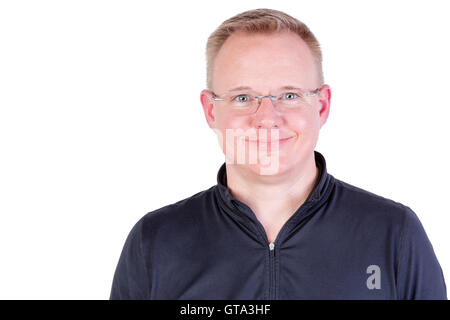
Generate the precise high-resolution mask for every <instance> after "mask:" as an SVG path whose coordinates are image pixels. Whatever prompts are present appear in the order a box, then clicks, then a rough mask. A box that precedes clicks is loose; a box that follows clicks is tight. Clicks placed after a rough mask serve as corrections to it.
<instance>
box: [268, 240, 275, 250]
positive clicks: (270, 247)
mask: <svg viewBox="0 0 450 320" xmlns="http://www.w3.org/2000/svg"><path fill="white" fill-rule="evenodd" d="M274 248H275V243H273V242H271V243H269V249H270V251H272V250H273V249H274Z"/></svg>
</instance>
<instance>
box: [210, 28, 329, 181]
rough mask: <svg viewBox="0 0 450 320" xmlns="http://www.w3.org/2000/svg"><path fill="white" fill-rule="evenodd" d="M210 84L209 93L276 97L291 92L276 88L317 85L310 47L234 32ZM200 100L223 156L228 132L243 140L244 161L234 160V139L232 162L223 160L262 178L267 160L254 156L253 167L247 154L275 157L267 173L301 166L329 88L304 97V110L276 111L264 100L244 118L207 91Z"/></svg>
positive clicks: (280, 37) (296, 40)
mask: <svg viewBox="0 0 450 320" xmlns="http://www.w3.org/2000/svg"><path fill="white" fill-rule="evenodd" d="M212 80H213V81H212V82H213V88H212V90H213V92H214V93H215V94H216V95H217V96H219V97H220V96H223V95H224V94H227V95H228V96H236V95H239V94H243V93H250V92H253V93H256V95H276V94H278V93H280V92H281V93H283V92H289V91H286V90H281V89H280V88H282V87H284V86H293V87H298V88H304V89H316V88H318V87H319V86H320V83H319V80H318V73H317V69H316V65H315V63H314V59H313V56H312V54H311V51H310V49H309V48H308V47H307V45H306V43H305V42H304V41H303V40H302V39H301V38H300V37H299V36H298V35H296V34H294V33H290V32H282V33H274V34H269V35H267V34H247V33H243V32H236V33H233V34H232V35H231V36H230V37H229V38H228V39H227V40H226V42H225V43H224V45H223V46H222V48H221V49H220V51H219V53H218V55H217V56H216V59H215V63H214V70H213V75H212ZM240 86H246V87H250V88H251V89H245V90H240V91H237V92H233V93H230V90H231V89H233V88H236V87H240ZM201 101H202V104H203V108H204V111H205V116H206V118H207V121H208V124H209V126H210V127H211V128H212V129H214V130H215V131H216V133H219V134H218V137H219V140H221V141H219V142H220V143H221V146H222V149H223V151H224V153H227V151H226V150H227V149H226V148H227V144H228V146H230V141H231V140H233V139H234V138H232V139H231V140H230V139H229V134H230V133H231V132H232V133H233V134H234V135H235V136H239V135H240V134H241V137H242V138H244V139H246V140H245V144H246V145H245V151H244V152H245V159H246V160H245V163H244V164H240V163H239V162H238V160H237V158H236V157H237V155H238V147H237V145H238V142H237V141H238V140H236V139H237V138H236V139H234V144H235V146H234V147H233V148H234V149H233V152H232V155H231V156H230V157H232V159H229V158H230V157H228V160H227V161H229V160H232V162H233V163H234V164H237V165H242V166H245V167H246V168H248V169H250V170H252V171H254V172H255V173H258V174H261V168H262V167H266V168H267V167H268V166H267V162H264V161H260V160H261V159H262V158H260V157H258V161H257V163H255V162H253V163H252V162H251V161H250V160H249V159H250V154H249V153H250V152H255V150H256V151H257V153H258V156H260V155H261V154H262V153H263V152H266V153H265V154H267V156H269V157H270V156H276V157H277V159H276V160H277V168H276V171H273V170H272V173H266V174H282V173H286V172H288V171H289V170H290V169H291V168H293V167H294V166H298V165H299V164H300V165H301V163H302V162H304V161H305V159H307V158H308V157H309V156H311V154H312V153H313V151H314V148H315V146H316V142H317V139H318V136H319V130H320V128H321V126H322V125H323V124H324V123H325V122H326V119H327V117H328V112H329V101H330V89H329V87H328V86H327V85H325V86H323V87H322V89H321V91H320V92H319V96H316V97H308V98H307V101H308V105H307V106H305V107H302V108H297V109H290V110H281V109H277V108H275V107H274V105H273V103H272V101H271V99H270V98H263V99H261V100H260V101H261V104H260V105H259V108H258V109H257V111H256V112H255V113H253V114H245V115H243V114H241V113H236V112H233V111H232V110H230V108H229V106H228V105H227V104H226V103H224V101H215V102H212V100H211V94H210V92H208V91H207V90H203V91H202V94H201ZM237 129H241V131H238V130H237ZM249 129H250V130H249ZM271 129H274V130H275V131H276V132H277V133H278V134H277V135H278V137H277V135H273V134H272V133H275V131H271ZM252 130H254V131H252ZM239 132H240V133H239ZM249 132H256V140H259V141H252V140H254V139H253V137H250V135H249V134H248V133H249ZM227 135H228V138H227ZM227 139H228V140H227ZM269 141H270V144H268V142H269ZM263 143H265V148H264V147H263ZM277 144H278V146H277ZM276 146H277V147H276ZM265 150H267V151H265ZM228 154H229V149H228ZM265 159H267V158H265ZM272 161H273V158H272ZM273 163H274V162H273ZM273 163H272V165H273ZM266 171H267V170H266Z"/></svg>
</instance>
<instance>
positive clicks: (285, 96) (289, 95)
mask: <svg viewBox="0 0 450 320" xmlns="http://www.w3.org/2000/svg"><path fill="white" fill-rule="evenodd" d="M296 98H298V94H296V93H294V92H287V93H285V94H283V99H286V100H292V99H296Z"/></svg>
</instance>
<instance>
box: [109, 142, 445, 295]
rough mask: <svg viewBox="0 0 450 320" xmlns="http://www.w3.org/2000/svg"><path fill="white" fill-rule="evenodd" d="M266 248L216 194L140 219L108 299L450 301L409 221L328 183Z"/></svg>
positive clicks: (254, 227) (257, 229) (237, 204)
mask: <svg viewBox="0 0 450 320" xmlns="http://www.w3.org/2000/svg"><path fill="white" fill-rule="evenodd" d="M315 160H316V166H317V167H318V168H319V177H318V179H317V181H316V183H315V186H314V188H313V190H312V191H311V193H310V194H309V196H308V198H307V200H306V201H305V203H304V204H302V205H301V206H300V208H298V210H297V211H296V212H295V213H294V214H293V215H292V216H291V217H290V218H289V220H288V221H287V222H286V223H285V224H284V225H283V227H282V229H281V230H280V232H279V234H278V235H277V238H276V240H275V241H274V243H272V244H269V242H268V240H267V236H266V233H265V231H264V228H263V226H262V224H261V223H260V222H259V220H258V219H257V218H256V216H255V214H254V213H253V212H252V210H251V209H250V208H249V207H248V206H247V205H246V204H244V203H243V202H241V201H239V200H237V199H235V198H233V196H231V194H230V192H229V189H228V187H227V181H226V167H225V163H224V164H223V165H222V166H221V168H220V169H219V172H218V174H217V185H215V186H213V187H211V188H209V189H207V190H204V191H201V192H199V193H197V194H195V195H193V196H191V197H189V198H187V199H184V200H181V201H178V202H176V203H174V204H171V205H168V206H165V207H162V208H160V209H158V210H155V211H152V212H149V213H147V214H146V215H145V216H143V217H142V218H141V219H140V220H139V221H138V222H137V223H136V224H135V225H134V227H133V228H132V230H131V231H130V233H129V235H128V237H127V239H126V242H125V245H124V247H123V250H122V253H121V256H120V259H119V262H118V265H117V268H116V271H115V274H114V279H113V284H112V289H111V294H110V299H447V296H446V285H445V281H444V277H443V273H442V270H441V267H440V265H439V262H438V260H437V258H436V256H435V253H434V251H433V247H432V245H431V243H430V241H429V239H428V237H427V235H426V233H425V230H424V229H423V226H422V224H421V223H420V221H419V219H418V218H417V216H416V214H415V213H414V212H413V211H412V210H411V209H410V208H409V207H407V206H405V205H402V204H400V203H398V202H394V201H392V200H389V199H386V198H383V197H381V196H378V195H375V194H373V193H370V192H368V191H365V190H362V189H360V188H357V187H355V186H352V185H349V184H347V183H345V182H343V181H340V180H338V179H336V178H334V177H333V176H332V175H330V174H328V173H327V170H326V164H325V159H324V157H323V156H322V155H321V154H320V153H319V152H317V151H315Z"/></svg>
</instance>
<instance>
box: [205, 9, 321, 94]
mask: <svg viewBox="0 0 450 320" xmlns="http://www.w3.org/2000/svg"><path fill="white" fill-rule="evenodd" d="M284 30H287V31H292V32H294V33H296V34H298V35H299V36H300V38H301V39H303V41H305V43H306V44H307V46H308V47H309V48H310V50H311V52H312V55H313V57H314V59H315V62H316V65H317V70H318V76H319V81H320V85H322V84H323V81H324V80H323V71H322V51H321V49H320V44H319V42H318V41H317V39H316V37H315V36H314V34H313V33H312V32H311V31H310V30H309V28H308V27H307V26H306V25H305V24H304V23H303V22H301V21H299V20H297V19H295V18H293V17H291V16H290V15H288V14H286V13H284V12H281V11H278V10H273V9H254V10H248V11H245V12H242V13H239V14H237V15H235V16H234V17H231V18H229V19H227V20H225V21H224V22H222V24H221V25H220V26H219V27H218V28H217V29H216V30H215V31H214V32H213V33H212V34H211V35H210V36H209V38H208V42H207V44H206V86H207V88H208V90H212V72H213V68H214V59H215V58H216V56H217V53H218V52H219V50H220V48H221V47H222V45H223V44H224V43H225V41H226V40H227V39H228V37H229V36H230V35H231V34H232V33H233V32H235V31H245V32H248V33H273V32H281V31H284Z"/></svg>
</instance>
